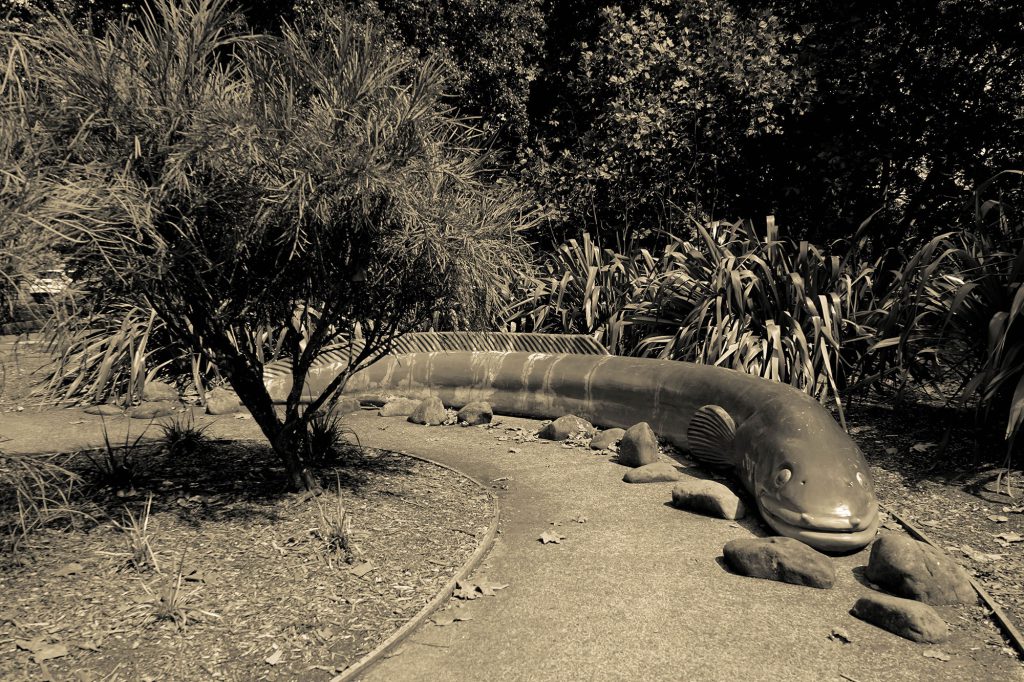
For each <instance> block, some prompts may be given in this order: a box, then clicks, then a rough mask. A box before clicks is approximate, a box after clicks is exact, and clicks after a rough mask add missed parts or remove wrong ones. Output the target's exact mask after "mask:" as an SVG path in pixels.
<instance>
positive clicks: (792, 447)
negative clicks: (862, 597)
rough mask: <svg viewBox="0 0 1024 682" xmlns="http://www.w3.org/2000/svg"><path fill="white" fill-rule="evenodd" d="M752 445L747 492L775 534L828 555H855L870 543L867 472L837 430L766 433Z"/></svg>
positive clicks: (872, 517) (872, 509)
mask: <svg viewBox="0 0 1024 682" xmlns="http://www.w3.org/2000/svg"><path fill="white" fill-rule="evenodd" d="M808 431H814V433H808ZM787 432H788V433H787ZM751 443H752V447H753V448H754V449H755V450H756V453H755V456H754V458H753V472H752V473H753V476H752V480H751V486H750V490H751V492H752V493H753V494H754V495H755V497H756V499H757V506H758V508H759V509H760V511H761V516H762V517H763V518H764V520H765V521H766V522H767V523H768V525H770V526H771V527H772V528H774V529H775V530H776V531H777V532H778V533H779V534H781V535H785V536H788V537H792V538H796V539H797V540H800V541H801V542H804V543H806V544H808V545H810V546H812V547H814V548H815V549H820V550H825V551H832V552H844V551H855V550H858V549H860V548H862V547H864V546H865V545H867V544H868V543H870V542H871V541H872V540H873V539H874V537H875V533H876V532H877V530H878V523H879V518H878V503H877V501H876V499H875V492H874V484H873V483H872V480H871V472H870V471H869V470H868V465H867V462H866V461H865V459H864V455H863V453H861V451H860V448H858V447H857V444H856V443H854V442H853V440H852V439H851V438H850V437H849V436H848V435H847V434H846V433H845V432H844V431H843V430H842V429H840V428H839V426H838V425H837V424H835V423H834V422H832V424H831V425H829V424H827V423H823V424H818V425H810V424H802V425H800V426H799V427H798V428H796V430H795V431H794V430H793V429H792V428H782V429H778V430H773V429H766V431H765V433H764V434H763V435H762V437H759V438H755V439H753V440H752V441H751Z"/></svg>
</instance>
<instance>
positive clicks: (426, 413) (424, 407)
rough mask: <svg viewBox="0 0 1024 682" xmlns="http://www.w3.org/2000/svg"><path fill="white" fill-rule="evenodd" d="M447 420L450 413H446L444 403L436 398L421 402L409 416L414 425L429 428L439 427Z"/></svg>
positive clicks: (432, 397) (425, 399)
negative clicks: (424, 425) (423, 425)
mask: <svg viewBox="0 0 1024 682" xmlns="http://www.w3.org/2000/svg"><path fill="white" fill-rule="evenodd" d="M385 407H386V406H385ZM447 418H448V413H447V412H445V409H444V403H442V402H441V399H440V398H437V397H435V396H431V397H429V398H424V399H423V400H421V401H420V402H419V404H418V405H417V406H416V409H415V410H413V411H412V414H410V415H409V421H411V422H412V423H413V424H426V425H427V426H438V425H440V424H443V423H444V420H445V419H447Z"/></svg>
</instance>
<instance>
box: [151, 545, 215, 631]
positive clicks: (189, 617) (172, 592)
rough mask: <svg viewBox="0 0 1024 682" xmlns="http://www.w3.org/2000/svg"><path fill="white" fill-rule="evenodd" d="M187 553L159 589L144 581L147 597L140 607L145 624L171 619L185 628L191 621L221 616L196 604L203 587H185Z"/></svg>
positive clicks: (180, 627)
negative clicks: (197, 596)
mask: <svg viewBox="0 0 1024 682" xmlns="http://www.w3.org/2000/svg"><path fill="white" fill-rule="evenodd" d="M184 566H185V554H184V552H183V553H182V555H181V559H180V560H179V561H178V570H177V571H175V573H174V575H173V576H172V577H170V578H169V579H168V580H166V581H165V582H164V583H163V584H162V585H161V586H160V587H159V588H158V589H155V590H154V589H153V588H151V587H149V586H148V585H146V584H145V583H143V585H142V589H144V590H145V591H146V594H147V595H148V599H146V600H145V601H144V602H143V603H142V604H140V607H141V608H142V609H143V610H144V616H143V621H144V625H150V624H152V623H159V622H161V621H171V622H172V623H174V625H175V627H176V628H177V629H179V630H184V629H185V628H186V627H187V626H188V624H189V623H190V622H198V621H201V620H202V619H203V617H204V616H205V617H207V618H220V614H217V613H214V612H212V611H206V610H204V609H201V608H199V607H198V606H196V605H195V597H196V595H197V594H198V593H199V591H200V590H201V589H202V588H201V587H199V586H197V587H195V588H193V589H191V590H189V589H184V588H183V583H184V581H185V574H184Z"/></svg>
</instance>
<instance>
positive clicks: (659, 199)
mask: <svg viewBox="0 0 1024 682" xmlns="http://www.w3.org/2000/svg"><path fill="white" fill-rule="evenodd" d="M565 20H567V21H569V22H571V21H573V20H574V19H573V18H572V17H571V16H566V17H565ZM579 21H580V22H585V21H586V20H585V19H582V18H581V19H580V20H579ZM584 25H587V24H584ZM801 39H802V35H801V34H800V33H798V32H797V33H794V32H790V31H788V30H786V29H785V27H784V26H783V25H782V22H781V20H780V19H779V17H778V16H776V15H774V14H772V13H770V12H766V11H761V10H749V11H740V10H738V9H737V8H736V7H735V6H734V3H731V2H728V1H726V0H701V1H699V2H686V3H683V2H678V1H675V0H650V1H649V2H645V3H637V4H636V6H634V7H632V8H629V9H627V8H624V7H621V6H610V7H607V8H605V9H604V10H603V11H602V13H601V22H600V24H599V26H598V30H597V33H596V35H595V36H594V38H593V42H592V43H588V42H582V41H581V42H578V43H577V48H578V50H579V51H578V54H576V55H570V56H567V57H565V58H564V60H568V61H572V60H573V59H575V60H576V61H575V65H574V66H573V68H571V69H570V70H569V71H568V72H567V73H566V75H565V77H564V82H563V85H562V89H563V92H565V93H566V96H565V97H564V99H563V103H562V104H561V105H560V106H559V107H557V108H556V110H555V111H554V112H553V114H552V115H551V119H550V120H549V121H548V125H547V133H548V134H547V136H546V137H545V139H544V140H543V143H544V146H545V148H544V150H543V151H544V154H543V158H542V161H541V163H540V164H538V166H537V167H536V178H537V181H538V182H539V184H540V185H541V186H542V187H543V188H544V190H545V193H546V194H547V195H548V198H549V200H551V201H553V202H555V203H556V205H557V208H558V209H559V211H560V212H561V215H562V216H563V218H564V220H565V221H566V223H567V224H568V225H576V224H578V223H580V222H589V221H597V222H598V223H601V224H603V225H605V226H610V227H611V228H613V229H614V230H615V231H616V233H617V234H619V235H620V236H626V237H628V236H629V235H630V234H631V233H639V234H640V236H643V235H645V234H648V233H650V231H652V230H655V229H672V228H673V227H674V226H677V225H679V224H680V223H686V222H687V221H686V218H688V217H690V216H699V217H701V218H707V217H711V216H714V215H715V214H717V213H718V212H719V210H720V209H723V208H724V209H725V210H728V207H729V205H730V204H731V203H733V202H734V199H735V197H734V193H733V192H731V191H730V190H731V188H729V187H724V186H721V184H720V183H719V177H722V176H723V175H725V174H727V172H728V170H729V169H731V168H733V167H739V169H740V171H742V167H743V166H744V165H745V164H746V160H745V159H744V158H743V157H742V154H741V151H742V146H743V144H744V143H745V142H746V140H748V139H757V138H760V137H764V136H770V135H774V134H777V133H778V132H779V130H780V129H781V126H782V124H783V122H784V121H785V120H786V119H787V117H791V116H796V115H799V114H800V112H802V111H803V110H804V109H805V108H806V106H807V104H808V101H809V98H810V95H811V93H812V92H813V88H812V87H811V81H810V78H809V76H810V73H809V71H808V69H807V67H806V66H804V65H802V64H800V63H799V62H798V60H797V58H796V53H797V50H798V47H799V44H800V41H801ZM549 87H551V85H550V84H549Z"/></svg>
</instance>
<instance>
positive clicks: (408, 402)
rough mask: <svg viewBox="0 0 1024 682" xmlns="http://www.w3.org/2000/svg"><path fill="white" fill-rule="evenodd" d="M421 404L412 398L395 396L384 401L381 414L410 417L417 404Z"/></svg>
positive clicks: (383, 415) (384, 415)
mask: <svg viewBox="0 0 1024 682" xmlns="http://www.w3.org/2000/svg"><path fill="white" fill-rule="evenodd" d="M419 404H420V401H418V400H413V399H412V398H395V399H394V400H389V401H388V402H386V403H384V407H382V408H380V413H379V414H380V416H382V417H408V416H409V415H410V414H412V413H413V412H414V411H415V410H416V406H417V405H419Z"/></svg>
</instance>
